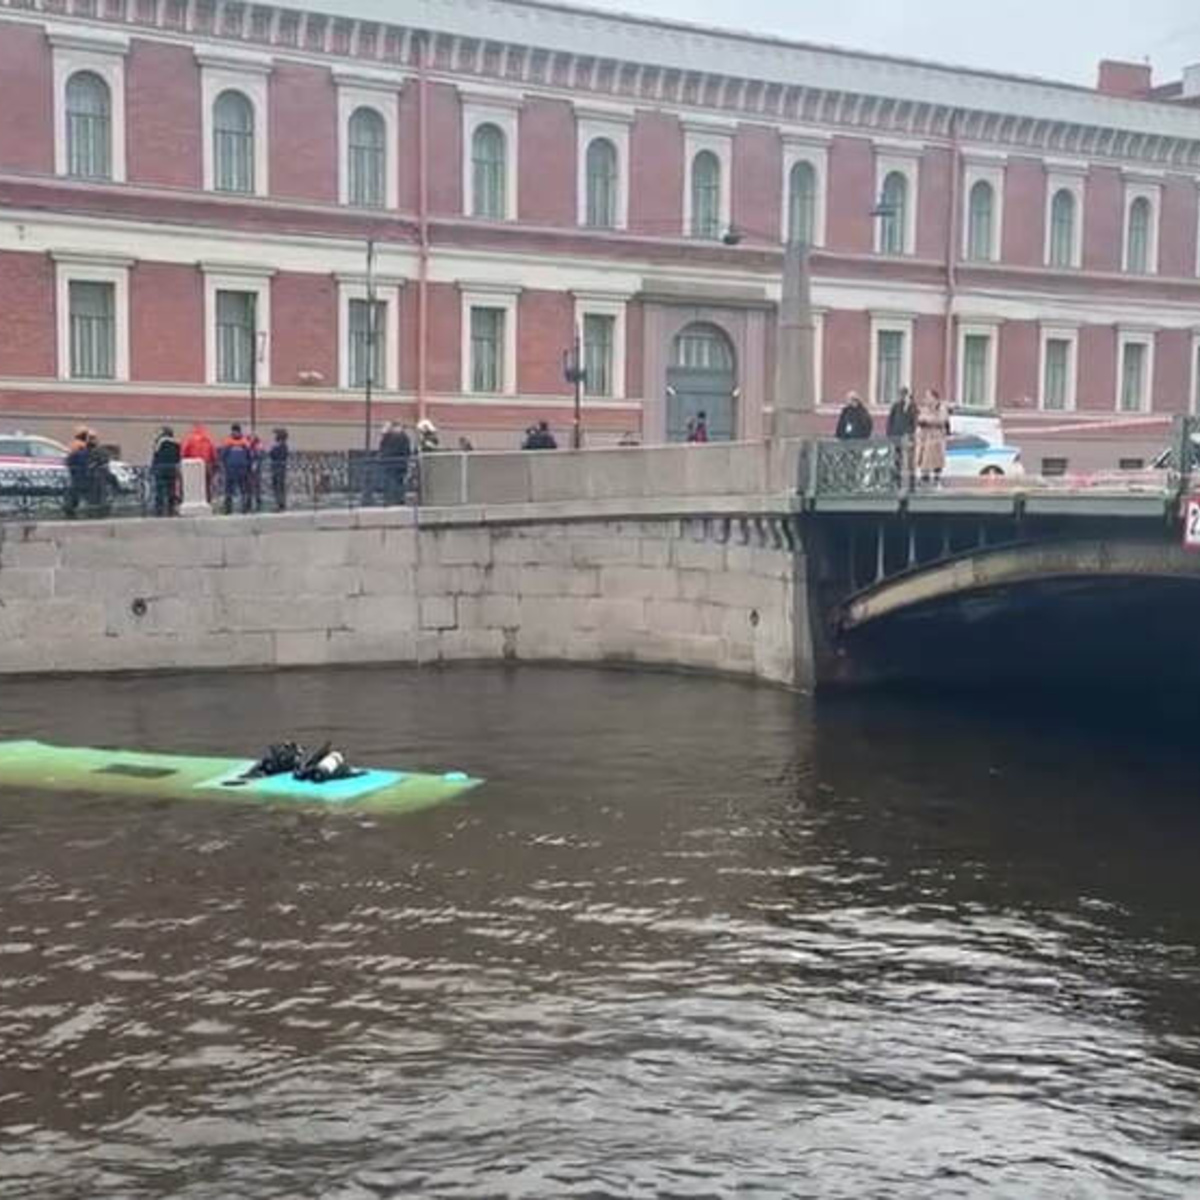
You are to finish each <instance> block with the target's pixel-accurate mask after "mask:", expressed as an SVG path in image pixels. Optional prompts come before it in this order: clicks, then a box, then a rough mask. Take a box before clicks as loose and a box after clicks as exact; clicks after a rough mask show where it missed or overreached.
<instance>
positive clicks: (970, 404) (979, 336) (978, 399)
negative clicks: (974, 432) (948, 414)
mask: <svg viewBox="0 0 1200 1200" xmlns="http://www.w3.org/2000/svg"><path fill="white" fill-rule="evenodd" d="M991 344H992V339H991V338H990V337H989V336H988V335H987V334H986V333H968V334H966V335H965V336H964V337H963V391H962V398H961V399H962V403H963V404H964V405H965V406H966V407H967V408H990V407H991V403H992V401H991V395H990V394H989V393H990V389H989V387H988V365H989V362H988V360H989V358H990V355H991Z"/></svg>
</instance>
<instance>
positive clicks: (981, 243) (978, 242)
mask: <svg viewBox="0 0 1200 1200" xmlns="http://www.w3.org/2000/svg"><path fill="white" fill-rule="evenodd" d="M995 207H996V193H995V192H994V191H993V190H992V185H991V184H990V183H988V182H987V181H986V180H984V179H981V180H979V181H978V182H977V183H976V184H975V186H974V187H973V188H971V196H970V199H969V202H968V205H967V257H968V258H970V259H973V260H974V261H975V262H988V261H990V259H991V258H992V257H993V252H992V232H993V228H994V226H993V221H994V220H995V217H994V213H995Z"/></svg>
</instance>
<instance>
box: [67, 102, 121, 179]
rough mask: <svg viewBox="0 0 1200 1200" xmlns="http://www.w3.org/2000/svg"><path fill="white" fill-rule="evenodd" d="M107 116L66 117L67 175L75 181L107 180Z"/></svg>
mask: <svg viewBox="0 0 1200 1200" xmlns="http://www.w3.org/2000/svg"><path fill="white" fill-rule="evenodd" d="M109 145H110V138H109V124H108V114H107V113H94V112H68V113H67V174H68V175H73V176H74V177H75V178H76V179H110V178H111V177H112V165H111V162H110V160H109Z"/></svg>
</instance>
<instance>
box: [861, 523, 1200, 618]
mask: <svg viewBox="0 0 1200 1200" xmlns="http://www.w3.org/2000/svg"><path fill="white" fill-rule="evenodd" d="M1139 578H1141V579H1189V580H1193V581H1195V582H1196V583H1197V584H1200V555H1198V554H1195V553H1189V552H1188V551H1186V550H1184V549H1183V547H1182V546H1181V545H1179V544H1178V543H1177V542H1168V541H1166V540H1162V539H1158V540H1150V539H1144V540H1143V539H1132V538H1114V539H1108V538H1099V539H1078V540H1062V541H1043V542H1022V543H1017V544H1013V545H1006V546H1001V547H994V548H981V549H977V550H973V551H969V552H967V553H964V554H961V555H958V556H956V557H952V558H949V559H945V560H943V561H941V562H937V563H934V564H931V565H928V566H922V567H916V568H914V569H912V570H910V571H905V572H903V573H901V574H899V575H895V576H893V577H891V578H889V579H886V580H884V581H883V582H881V583H878V584H875V585H873V586H871V587H868V588H865V589H863V590H861V591H859V592H856V593H854V594H853V595H851V596H849V597H848V598H847V599H846V600H845V601H843V603H842V605H841V606H840V612H839V614H838V619H837V626H838V629H839V631H841V632H849V631H852V630H855V629H860V628H863V627H865V626H868V625H872V624H874V623H876V622H878V621H881V620H883V619H884V618H886V617H891V616H896V615H897V614H900V613H903V612H906V611H909V610H912V609H915V608H917V607H918V606H922V605H931V604H935V603H937V602H939V601H946V600H950V599H953V598H954V597H955V596H967V595H971V594H978V593H981V592H987V591H990V590H1000V589H1005V588H1014V587H1020V586H1022V585H1028V584H1039V583H1044V582H1047V581H1050V580H1071V579H1076V580H1097V579H1108V580H1112V581H1113V582H1114V583H1115V582H1117V581H1128V580H1132V579H1139Z"/></svg>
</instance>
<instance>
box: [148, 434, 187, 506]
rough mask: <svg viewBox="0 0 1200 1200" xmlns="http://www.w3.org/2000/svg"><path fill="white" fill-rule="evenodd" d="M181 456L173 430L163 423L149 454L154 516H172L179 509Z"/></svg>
mask: <svg viewBox="0 0 1200 1200" xmlns="http://www.w3.org/2000/svg"><path fill="white" fill-rule="evenodd" d="M182 457H183V454H182V450H181V448H180V445H179V443H178V442H177V441H176V440H175V431H174V430H173V429H172V428H171V427H170V425H164V426H163V427H162V430H161V432H160V433H159V435H158V437H156V438H155V439H154V452H153V454H151V456H150V469H151V473H152V474H153V476H154V515H155V516H156V517H173V516H175V514H176V512H178V510H179V463H180V460H181V458H182Z"/></svg>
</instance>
